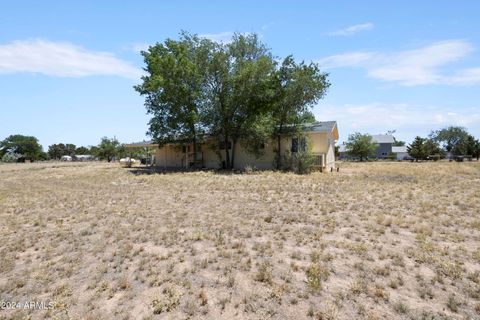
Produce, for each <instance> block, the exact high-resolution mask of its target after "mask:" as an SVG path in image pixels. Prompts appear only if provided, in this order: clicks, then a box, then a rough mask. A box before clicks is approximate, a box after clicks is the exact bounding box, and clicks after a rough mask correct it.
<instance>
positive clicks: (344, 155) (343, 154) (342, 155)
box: [338, 144, 349, 160]
mask: <svg viewBox="0 0 480 320" xmlns="http://www.w3.org/2000/svg"><path fill="white" fill-rule="evenodd" d="M348 158H349V155H348V150H347V146H346V145H345V144H341V145H339V146H338V159H339V160H345V159H348Z"/></svg>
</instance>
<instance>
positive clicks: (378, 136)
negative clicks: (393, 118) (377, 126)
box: [372, 134, 395, 143]
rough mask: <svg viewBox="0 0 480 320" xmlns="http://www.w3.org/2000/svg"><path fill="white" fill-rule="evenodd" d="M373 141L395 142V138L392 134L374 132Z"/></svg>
mask: <svg viewBox="0 0 480 320" xmlns="http://www.w3.org/2000/svg"><path fill="white" fill-rule="evenodd" d="M372 142H375V143H394V142H395V139H394V138H393V136H392V135H390V134H373V135H372Z"/></svg>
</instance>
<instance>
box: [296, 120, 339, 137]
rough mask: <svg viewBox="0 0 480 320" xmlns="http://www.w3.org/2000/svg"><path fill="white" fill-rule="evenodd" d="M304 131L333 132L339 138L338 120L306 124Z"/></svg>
mask: <svg viewBox="0 0 480 320" xmlns="http://www.w3.org/2000/svg"><path fill="white" fill-rule="evenodd" d="M303 129H304V131H308V132H332V133H333V136H334V138H335V139H338V129H337V122H336V121H316V122H313V123H309V124H305V125H304V127H303Z"/></svg>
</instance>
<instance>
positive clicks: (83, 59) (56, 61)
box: [0, 39, 142, 80]
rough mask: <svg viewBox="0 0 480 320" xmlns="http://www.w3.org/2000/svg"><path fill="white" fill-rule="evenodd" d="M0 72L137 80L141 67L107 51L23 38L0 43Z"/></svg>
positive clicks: (140, 73) (66, 43)
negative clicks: (116, 77)
mask: <svg viewBox="0 0 480 320" xmlns="http://www.w3.org/2000/svg"><path fill="white" fill-rule="evenodd" d="M0 73H6V74H8V73H38V74H44V75H48V76H55V77H86V76H92V75H109V76H120V77H125V78H129V79H135V80H137V79H139V78H140V76H141V75H142V70H141V69H139V68H136V67H134V66H132V65H130V64H129V63H127V62H125V61H123V60H121V59H119V58H116V57H115V56H114V55H113V54H111V53H107V52H98V51H89V50H87V49H84V48H82V47H80V46H76V45H73V44H71V43H68V42H52V41H47V40H40V39H36V40H23V41H14V42H11V43H8V44H5V45H0Z"/></svg>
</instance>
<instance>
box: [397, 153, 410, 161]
mask: <svg viewBox="0 0 480 320" xmlns="http://www.w3.org/2000/svg"><path fill="white" fill-rule="evenodd" d="M405 157H408V152H397V160H403V158H405Z"/></svg>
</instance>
